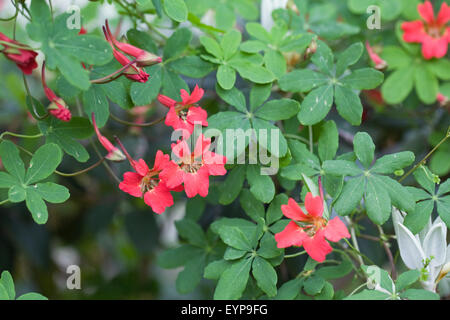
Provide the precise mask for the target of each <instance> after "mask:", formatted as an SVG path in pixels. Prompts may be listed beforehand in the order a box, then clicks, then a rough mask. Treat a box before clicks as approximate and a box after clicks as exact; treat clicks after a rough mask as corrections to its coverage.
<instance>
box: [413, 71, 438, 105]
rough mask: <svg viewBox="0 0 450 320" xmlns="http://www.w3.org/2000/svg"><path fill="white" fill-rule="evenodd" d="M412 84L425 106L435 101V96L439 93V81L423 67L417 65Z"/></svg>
mask: <svg viewBox="0 0 450 320" xmlns="http://www.w3.org/2000/svg"><path fill="white" fill-rule="evenodd" d="M414 82H415V87H416V92H417V95H418V96H419V98H420V100H422V101H423V102H425V103H427V104H431V103H433V102H435V101H436V96H437V94H438V92H439V81H438V79H437V78H436V77H435V75H434V74H433V73H432V72H431V71H430V70H429V69H428V68H427V67H426V66H425V65H423V64H421V65H418V66H416V68H415V69H414Z"/></svg>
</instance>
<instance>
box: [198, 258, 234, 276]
mask: <svg viewBox="0 0 450 320" xmlns="http://www.w3.org/2000/svg"><path fill="white" fill-rule="evenodd" d="M230 265H231V262H229V261H227V260H224V259H222V260H216V261H213V262H211V263H210V264H208V265H207V266H206V268H205V271H204V274H203V277H204V278H205V279H211V280H217V279H219V278H220V276H221V275H222V273H223V272H224V271H225V270H227V269H228V268H229V267H230Z"/></svg>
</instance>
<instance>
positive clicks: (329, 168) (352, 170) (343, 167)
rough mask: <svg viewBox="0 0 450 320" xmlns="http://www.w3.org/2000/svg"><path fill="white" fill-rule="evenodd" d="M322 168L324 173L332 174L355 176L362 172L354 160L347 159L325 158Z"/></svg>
mask: <svg viewBox="0 0 450 320" xmlns="http://www.w3.org/2000/svg"><path fill="white" fill-rule="evenodd" d="M322 168H323V170H324V171H325V173H327V174H331V175H334V176H357V175H360V174H362V173H363V171H362V170H361V169H360V168H359V167H358V166H357V165H356V164H355V163H354V162H351V161H347V160H327V161H325V162H324V163H323V166H322Z"/></svg>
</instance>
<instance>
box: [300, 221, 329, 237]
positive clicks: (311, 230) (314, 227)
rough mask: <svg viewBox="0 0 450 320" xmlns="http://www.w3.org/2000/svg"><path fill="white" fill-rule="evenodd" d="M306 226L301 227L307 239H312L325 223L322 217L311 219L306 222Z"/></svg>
mask: <svg viewBox="0 0 450 320" xmlns="http://www.w3.org/2000/svg"><path fill="white" fill-rule="evenodd" d="M306 223H307V225H306V226H304V227H303V230H304V231H305V232H306V234H307V235H308V236H309V237H314V235H315V234H316V233H317V231H319V230H320V229H322V228H323V227H324V226H325V225H326V224H327V221H326V220H325V219H324V218H322V217H312V218H311V219H310V220H309V221H306Z"/></svg>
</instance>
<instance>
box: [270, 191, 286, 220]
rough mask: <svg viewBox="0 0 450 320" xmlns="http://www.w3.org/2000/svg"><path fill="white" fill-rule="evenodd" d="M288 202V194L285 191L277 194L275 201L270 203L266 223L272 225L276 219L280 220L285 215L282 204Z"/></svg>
mask: <svg viewBox="0 0 450 320" xmlns="http://www.w3.org/2000/svg"><path fill="white" fill-rule="evenodd" d="M287 203H288V196H287V195H285V194H284V193H280V194H277V195H276V196H275V198H274V199H273V201H272V202H271V203H270V205H269V208H268V209H267V212H266V223H267V225H271V224H272V223H274V222H275V221H278V220H279V219H281V217H282V216H283V212H282V211H281V206H282V205H283V204H287Z"/></svg>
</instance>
